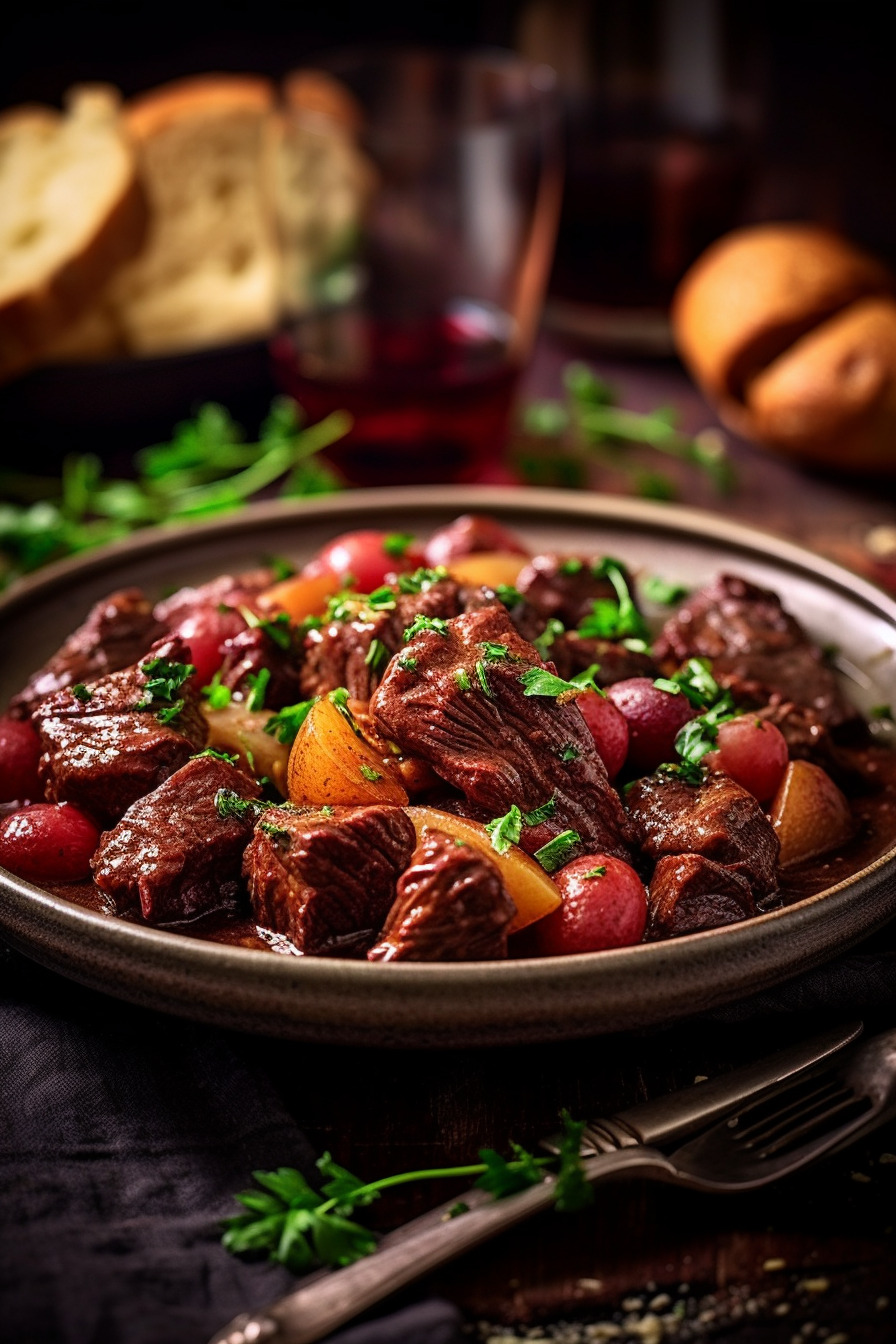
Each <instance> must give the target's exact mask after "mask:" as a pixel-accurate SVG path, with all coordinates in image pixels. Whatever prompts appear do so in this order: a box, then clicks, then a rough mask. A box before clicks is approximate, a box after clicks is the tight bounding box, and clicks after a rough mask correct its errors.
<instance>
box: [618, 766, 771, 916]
mask: <svg viewBox="0 0 896 1344" xmlns="http://www.w3.org/2000/svg"><path fill="white" fill-rule="evenodd" d="M626 804H627V806H628V809H629V812H630V814H631V817H632V820H633V821H634V823H635V826H636V827H637V829H638V832H639V838H640V844H641V848H642V849H643V851H644V853H645V854H646V855H647V857H648V858H651V859H662V858H664V857H665V856H666V855H667V854H671V855H681V854H700V855H703V857H704V858H707V859H713V860H714V861H715V862H716V863H720V864H722V865H724V867H726V868H730V869H732V870H733V871H734V872H735V873H739V874H740V875H741V876H742V877H744V878H746V880H747V882H748V883H749V884H750V889H751V890H752V892H753V895H754V896H755V897H756V898H757V899H759V898H761V897H763V896H767V895H769V894H770V893H771V892H773V891H775V890H777V862H778V837H777V835H776V834H775V832H774V829H773V828H772V824H771V822H770V821H769V819H768V817H767V816H766V815H765V813H764V812H763V810H762V808H761V807H760V806H759V803H758V802H757V801H756V799H755V798H754V797H753V795H752V794H751V793H747V791H746V789H742V788H741V786H740V785H739V784H735V782H734V780H733V779H730V778H729V777H728V775H724V774H721V773H719V774H709V775H707V776H706V778H705V780H704V781H703V783H702V784H699V785H693V784H687V783H685V781H684V780H682V779H679V778H677V777H676V776H674V775H665V774H656V775H647V776H646V777H645V778H644V779H637V780H635V782H634V783H633V784H632V785H631V787H630V788H629V789H628V792H627V794H626Z"/></svg>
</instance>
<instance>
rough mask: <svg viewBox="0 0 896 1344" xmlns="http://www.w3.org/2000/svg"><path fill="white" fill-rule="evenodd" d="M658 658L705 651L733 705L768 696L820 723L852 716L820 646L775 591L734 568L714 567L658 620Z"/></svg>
mask: <svg viewBox="0 0 896 1344" xmlns="http://www.w3.org/2000/svg"><path fill="white" fill-rule="evenodd" d="M654 654H655V655H656V657H657V658H659V659H660V660H662V659H666V658H668V659H670V660H674V661H676V662H683V661H684V660H685V659H686V658H692V657H695V656H699V657H705V658H709V659H710V660H711V662H712V670H713V675H714V676H715V678H716V680H717V681H718V682H719V683H720V685H722V686H727V687H729V688H730V689H731V692H732V695H733V696H734V698H735V700H736V701H737V703H738V704H739V705H742V706H745V707H747V708H755V707H759V706H762V705H766V704H768V703H769V701H770V700H772V699H777V700H782V701H783V700H787V701H792V702H793V703H794V704H796V705H804V706H806V707H807V708H810V709H812V711H813V712H814V714H815V715H816V717H817V718H818V720H819V721H820V722H821V723H822V724H824V725H825V726H826V727H827V728H838V727H840V726H841V725H846V724H847V723H850V724H853V725H855V724H857V723H858V722H859V716H858V714H857V712H856V710H855V709H854V708H853V707H852V706H851V705H849V704H848V703H847V702H846V700H844V698H843V696H842V695H841V693H840V688H839V687H838V685H837V681H836V678H835V676H834V673H833V672H832V671H831V669H830V668H829V667H828V666H827V665H826V664H825V662H824V658H823V656H822V653H821V650H820V649H818V648H816V646H815V645H814V644H813V643H812V642H811V641H810V639H809V637H808V636H807V634H806V632H805V630H803V628H802V626H801V625H800V624H799V622H798V621H797V620H795V619H794V617H793V616H791V615H790V614H789V613H788V612H786V611H785V610H784V608H783V607H782V606H781V602H780V599H779V598H778V597H777V595H776V594H775V593H772V592H769V591H768V590H767V589H765V588H760V587H758V586H757V585H756V584H754V583H749V582H748V581H747V580H746V579H741V578H738V577H737V576H736V575H734V574H720V575H719V576H718V578H716V579H715V580H714V581H713V582H712V583H711V584H709V585H708V586H707V587H706V588H702V589H700V591H699V592H696V593H694V594H693V595H692V596H691V597H690V598H688V600H687V601H686V602H685V603H684V604H683V605H682V606H681V607H680V608H679V609H678V611H677V612H676V613H675V615H674V616H672V617H670V619H669V620H668V621H667V622H666V624H665V626H664V627H663V631H662V634H661V635H660V637H659V639H658V640H657V642H656V644H655V645H654Z"/></svg>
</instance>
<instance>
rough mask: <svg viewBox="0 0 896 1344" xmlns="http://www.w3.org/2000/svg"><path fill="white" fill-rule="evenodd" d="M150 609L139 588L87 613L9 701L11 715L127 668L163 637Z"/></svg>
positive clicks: (125, 591) (25, 712) (19, 714)
mask: <svg viewBox="0 0 896 1344" xmlns="http://www.w3.org/2000/svg"><path fill="white" fill-rule="evenodd" d="M163 631H164V626H163V625H162V624H161V623H160V622H159V621H157V620H156V618H155V617H154V615H153V612H152V607H151V605H150V603H149V602H148V601H147V599H146V597H144V595H143V593H142V591H141V590H140V589H139V588H123V589H122V590H121V591H120V592H117V593H111V594H110V595H109V597H106V598H104V599H103V600H102V602H97V604H96V606H94V607H92V608H91V611H90V614H89V615H88V617H87V620H86V621H85V622H84V624H83V625H79V626H78V629H77V630H75V632H74V633H73V634H71V635H69V637H68V639H67V640H66V641H65V643H64V644H63V645H62V648H61V649H59V651H58V652H57V653H54V654H53V657H52V658H51V659H50V660H49V662H47V663H45V664H44V665H43V667H41V668H39V669H38V670H37V672H35V673H34V675H33V676H32V677H31V679H30V680H29V682H28V685H27V686H25V687H24V689H23V690H21V691H19V693H18V695H15V696H13V698H12V700H11V701H10V713H11V714H12V715H13V716H14V717H16V718H27V717H28V715H29V714H31V713H32V712H33V711H34V709H35V708H36V707H37V705H38V704H39V703H40V701H41V700H44V699H46V697H47V696H48V695H53V693H54V692H55V691H61V690H63V689H64V688H65V687H66V686H76V685H78V683H79V682H85V681H93V680H94V679H95V678H96V677H104V676H107V675H108V674H109V673H110V672H119V671H120V670H121V669H122V668H124V667H130V665H131V664H132V663H135V662H136V661H137V659H138V658H140V657H142V656H143V654H144V653H146V650H147V649H148V648H149V646H150V645H151V644H152V642H153V640H156V639H158V638H159V636H160V635H161V634H162V633H163Z"/></svg>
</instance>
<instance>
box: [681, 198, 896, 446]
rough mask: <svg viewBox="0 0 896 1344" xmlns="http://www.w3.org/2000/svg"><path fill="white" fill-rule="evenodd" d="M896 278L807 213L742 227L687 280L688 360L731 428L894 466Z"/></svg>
mask: <svg viewBox="0 0 896 1344" xmlns="http://www.w3.org/2000/svg"><path fill="white" fill-rule="evenodd" d="M894 292H896V281H894V277H893V275H892V274H891V272H889V271H888V270H887V268H886V267H885V266H884V265H883V264H882V263H881V262H879V261H877V260H876V259H875V258H873V257H870V256H867V255H866V254H865V253H863V252H860V251H859V250H858V249H857V248H854V247H853V246H851V245H850V244H849V243H847V242H846V241H844V240H843V239H841V238H839V237H837V236H836V235H835V234H833V233H830V232H829V231H827V230H825V229H822V228H820V227H818V226H816V225H811V224H767V225H761V226H757V227H755V228H749V229H739V230H737V231H736V232H734V233H732V234H729V235H727V236H726V237H725V238H722V239H720V240H719V242H717V243H715V244H713V245H712V247H710V248H709V249H708V250H707V251H706V252H705V253H704V254H703V256H702V257H700V258H699V260H698V261H697V262H696V263H695V264H694V266H693V267H692V268H691V270H690V271H689V272H688V274H687V275H686V276H685V277H684V279H683V280H682V282H681V284H680V286H679V288H678V291H677V293H676V295H675V300H674V303H673V310H672V320H673V330H674V334H675V339H676V345H677V348H678V350H679V353H680V354H681V357H682V359H683V360H684V362H685V363H686V364H687V366H688V367H689V369H690V371H691V373H692V374H693V375H694V378H695V379H696V381H697V382H698V383H699V384H700V386H701V387H702V389H703V391H704V392H705V393H706V395H707V397H708V398H709V399H710V400H712V401H714V402H715V403H716V405H717V407H718V410H719V414H720V416H721V417H722V419H723V420H724V421H725V422H726V424H728V425H729V426H730V427H731V428H732V429H734V430H736V431H737V432H739V433H741V434H744V435H746V436H747V437H748V438H752V439H755V440H757V441H759V442H761V443H764V444H766V445H768V446H770V447H772V448H775V449H777V450H779V451H781V452H783V453H786V454H788V455H791V456H793V457H796V458H800V459H803V460H806V461H810V462H819V463H823V464H825V465H829V466H835V467H837V466H839V467H842V468H844V469H848V470H869V471H878V470H882V469H883V470H887V471H890V470H892V471H896V301H894V298H893V295H894Z"/></svg>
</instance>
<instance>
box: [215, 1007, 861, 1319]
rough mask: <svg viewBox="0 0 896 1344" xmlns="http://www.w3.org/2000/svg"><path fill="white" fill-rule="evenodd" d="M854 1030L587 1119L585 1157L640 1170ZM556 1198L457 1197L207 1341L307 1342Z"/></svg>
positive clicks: (547, 1192) (621, 1169)
mask: <svg viewBox="0 0 896 1344" xmlns="http://www.w3.org/2000/svg"><path fill="white" fill-rule="evenodd" d="M861 1032H862V1023H861V1022H853V1023H850V1024H848V1025H847V1026H845V1027H839V1028H831V1029H829V1030H828V1031H825V1032H823V1033H821V1034H820V1035H818V1036H815V1037H813V1039H812V1040H810V1041H804V1042H802V1043H801V1044H798V1045H793V1046H789V1047H787V1048H786V1049H784V1050H779V1051H777V1052H776V1053H775V1054H773V1055H770V1056H768V1057H767V1058H765V1059H761V1060H757V1061H756V1062H755V1063H753V1064H747V1065H744V1066H743V1067H742V1068H739V1069H734V1070H732V1072H731V1073H727V1074H724V1075H722V1076H721V1077H719V1078H715V1079H712V1080H711V1081H710V1080H708V1081H706V1082H701V1083H695V1084H693V1085H692V1086H690V1087H686V1088H682V1089H681V1090H680V1091H677V1092H673V1093H670V1094H669V1095H667V1096H665V1097H660V1098H657V1099H656V1100H654V1101H647V1102H643V1103H641V1104H640V1105H638V1106H633V1107H631V1108H630V1109H628V1110H625V1111H620V1112H618V1113H617V1114H615V1115H612V1116H609V1117H605V1118H602V1119H599V1120H595V1121H592V1122H590V1123H589V1124H588V1125H587V1126H586V1128H585V1131H584V1133H583V1136H582V1150H581V1151H582V1156H583V1157H586V1158H595V1157H599V1158H601V1165H602V1167H603V1166H605V1167H606V1175H607V1176H610V1175H622V1174H624V1173H625V1172H626V1171H627V1170H628V1169H630V1168H634V1167H636V1166H637V1164H638V1161H639V1157H638V1154H639V1150H640V1149H641V1148H642V1147H645V1146H647V1147H650V1146H656V1145H658V1144H671V1143H675V1142H676V1141H677V1140H679V1139H680V1138H682V1137H684V1136H686V1135H688V1134H692V1133H694V1132H696V1131H697V1130H699V1129H702V1128H704V1127H707V1126H709V1125H711V1124H713V1123H715V1122H717V1121H718V1120H721V1119H723V1118H724V1117H725V1115H727V1114H728V1113H729V1112H731V1111H733V1110H735V1109H736V1108H737V1107H739V1106H741V1105H743V1103H744V1102H745V1101H746V1100H747V1099H748V1098H751V1097H754V1096H756V1095H758V1094H760V1093H763V1092H766V1091H771V1090H772V1089H774V1088H775V1087H776V1086H778V1085H780V1084H782V1083H785V1082H787V1080H788V1079H791V1078H793V1077H794V1075H796V1074H799V1073H802V1072H804V1071H806V1072H808V1071H810V1070H811V1069H812V1068H813V1067H815V1066H817V1065H821V1064H823V1063H824V1062H825V1061H826V1060H827V1059H829V1058H830V1057H831V1055H834V1054H836V1053H837V1051H839V1050H842V1049H843V1048H844V1047H845V1046H847V1045H849V1044H850V1043H851V1042H853V1041H855V1040H856V1039H857V1038H858V1037H859V1036H860V1035H861ZM558 1142H559V1140H558V1139H557V1138H556V1137H552V1138H548V1139H545V1140H544V1141H543V1143H542V1146H543V1147H545V1148H547V1149H548V1150H549V1151H552V1152H556V1151H557V1147H558ZM553 1200H554V1192H553V1188H552V1182H550V1181H544V1182H541V1183H540V1184H539V1185H536V1186H532V1187H531V1188H530V1189H528V1190H524V1191H522V1192H521V1193H520V1194H517V1195H514V1196H512V1197H510V1198H508V1199H502V1200H494V1199H492V1198H491V1196H490V1195H488V1194H487V1193H486V1191H484V1190H476V1189H474V1190H471V1191H468V1192H467V1194H465V1195H462V1196H460V1201H462V1202H463V1203H465V1204H466V1205H467V1206H468V1207H469V1212H468V1213H465V1214H464V1215H463V1217H461V1218H451V1217H450V1215H449V1210H451V1209H452V1208H454V1207H455V1205H456V1204H457V1203H458V1202H459V1201H458V1197H455V1198H454V1199H452V1200H450V1201H448V1202H447V1203H445V1204H442V1205H439V1207H438V1208H435V1209H432V1210H430V1212H429V1213H425V1214H423V1215H422V1216H421V1217H419V1218H415V1219H414V1220H413V1221H412V1222H410V1223H405V1224H404V1225H403V1226H401V1227H399V1228H397V1229H396V1230H395V1231H394V1232H390V1233H388V1234H387V1235H386V1236H384V1237H383V1238H382V1240H381V1241H380V1243H379V1245H378V1247H377V1250H376V1251H375V1252H374V1253H373V1255H371V1256H367V1257H366V1258H365V1259H363V1260H358V1261H356V1262H355V1263H354V1264H352V1265H348V1266H346V1268H344V1269H337V1270H321V1271H319V1272H318V1273H316V1274H312V1275H308V1276H306V1277H305V1278H304V1279H303V1281H302V1285H301V1287H299V1288H298V1289H297V1290H296V1291H295V1292H294V1293H289V1294H288V1295H287V1296H286V1297H282V1298H280V1299H279V1300H278V1301H277V1302H274V1303H272V1304H271V1305H270V1306H269V1307H265V1308H263V1309H262V1310H261V1311H259V1312H257V1313H255V1314H253V1315H245V1314H244V1315H240V1316H237V1317H236V1318H235V1319H234V1320H233V1321H231V1322H230V1324H229V1325H226V1326H225V1327H224V1329H223V1330H220V1331H218V1333H217V1334H216V1335H215V1336H214V1337H213V1339H212V1340H211V1341H210V1342H209V1344H263V1342H264V1344H287V1342H288V1344H314V1341H315V1340H319V1339H322V1338H323V1337H324V1336H325V1335H327V1334H329V1333H330V1332H331V1331H332V1330H335V1329H336V1328H337V1327H338V1326H340V1325H343V1324H344V1323H345V1322H346V1321H348V1320H350V1319H351V1318H352V1317H354V1316H357V1315H360V1313H361V1312H362V1311H365V1310H366V1309H367V1308H368V1307H370V1306H373V1305H374V1303H376V1302H379V1301H381V1300H382V1299H383V1298H384V1297H386V1296H388V1295H389V1294H391V1293H393V1292H395V1291H397V1290H398V1289H399V1288H402V1287H404V1286H405V1284H408V1283H411V1282H412V1281H413V1280H414V1279H416V1278H419V1277H421V1276H422V1275H423V1274H425V1273H426V1272H427V1271H429V1270H430V1269H433V1268H435V1267H436V1266H437V1265H441V1264H444V1263H446V1262H447V1261H448V1260H451V1259H453V1258H454V1257H455V1256H458V1255H460V1254H462V1253H463V1252H464V1251H467V1250H470V1249H472V1248H473V1247H474V1246H477V1245H480V1244H481V1243H482V1242H484V1241H487V1240H489V1239H490V1238H491V1237H493V1236H494V1235H495V1234H496V1233H497V1232H499V1231H501V1230H503V1229H504V1228H507V1227H512V1226H513V1225H514V1224H516V1223H519V1222H522V1221H524V1220H525V1219H526V1218H529V1217H531V1216H532V1214H533V1213H535V1212H537V1211H538V1210H539V1209H542V1208H547V1207H549V1206H550V1205H551V1204H552V1203H553Z"/></svg>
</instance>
